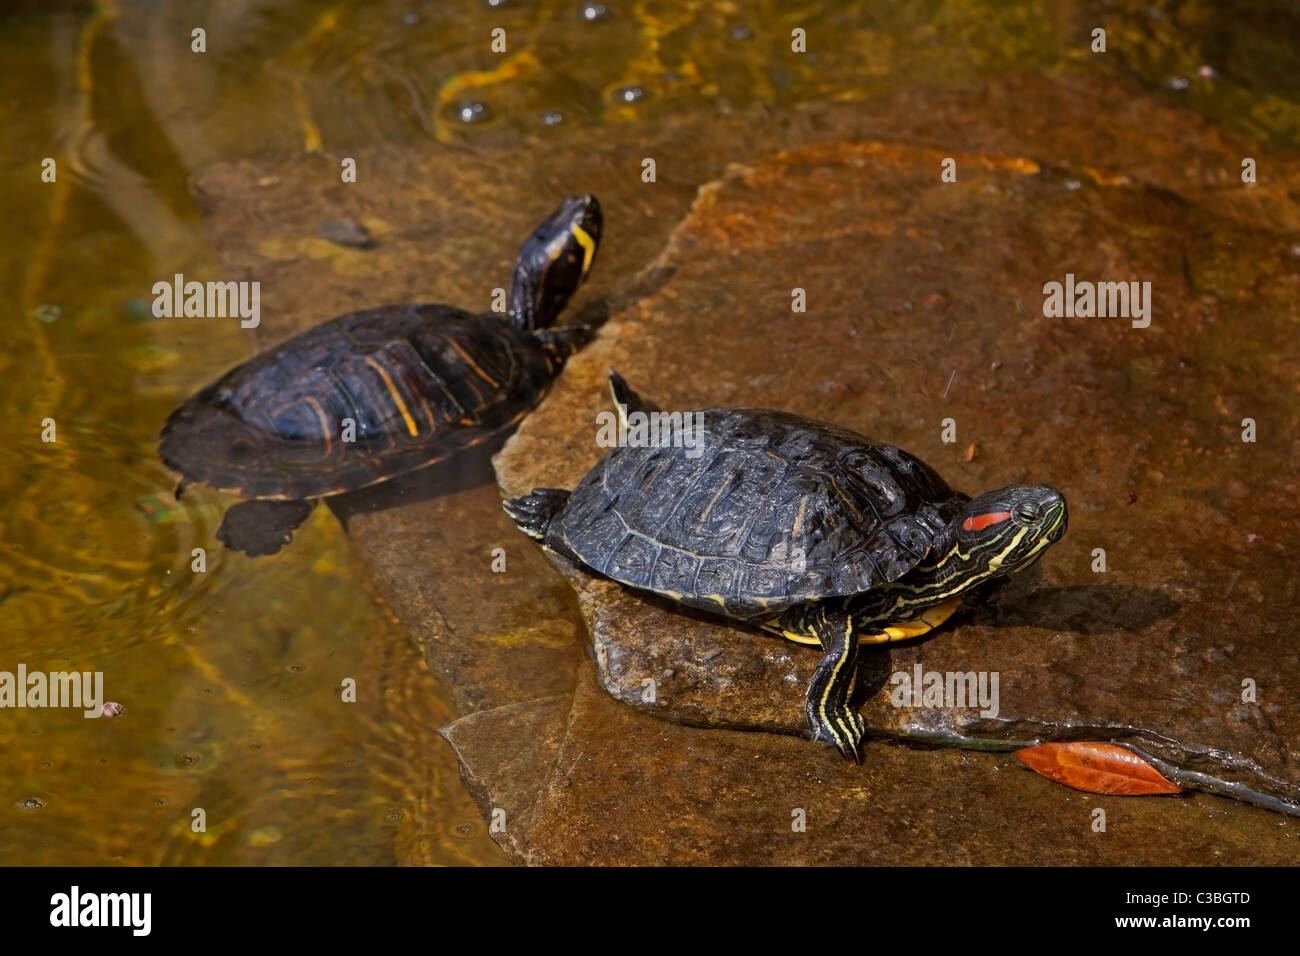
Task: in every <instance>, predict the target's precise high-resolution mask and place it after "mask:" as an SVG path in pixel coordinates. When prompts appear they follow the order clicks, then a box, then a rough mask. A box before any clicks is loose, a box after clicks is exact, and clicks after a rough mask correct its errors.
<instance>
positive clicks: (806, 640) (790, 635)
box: [781, 631, 821, 645]
mask: <svg viewBox="0 0 1300 956" xmlns="http://www.w3.org/2000/svg"><path fill="white" fill-rule="evenodd" d="M781 636H782V637H784V638H785V639H786V640H787V641H794V642H795V643H796V644H818V645H820V644H821V641H819V640H817V638H815V637H813V636H812V635H811V634H796V633H795V632H794V631H782V632H781Z"/></svg>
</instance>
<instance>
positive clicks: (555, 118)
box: [542, 110, 564, 126]
mask: <svg viewBox="0 0 1300 956" xmlns="http://www.w3.org/2000/svg"><path fill="white" fill-rule="evenodd" d="M563 122H564V114H563V113H561V112H560V111H559V110H547V111H546V112H545V113H543V114H542V125H543V126H559V125H560V124H561V123H563Z"/></svg>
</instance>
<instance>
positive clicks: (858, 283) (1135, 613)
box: [497, 142, 1300, 805]
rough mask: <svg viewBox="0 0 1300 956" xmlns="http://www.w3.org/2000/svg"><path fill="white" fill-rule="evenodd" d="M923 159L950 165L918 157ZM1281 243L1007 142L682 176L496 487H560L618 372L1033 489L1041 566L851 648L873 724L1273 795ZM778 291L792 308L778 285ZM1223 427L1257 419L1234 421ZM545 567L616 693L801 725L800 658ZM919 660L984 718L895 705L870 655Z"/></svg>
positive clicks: (1284, 550) (1277, 759)
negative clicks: (1087, 741) (680, 218)
mask: <svg viewBox="0 0 1300 956" xmlns="http://www.w3.org/2000/svg"><path fill="white" fill-rule="evenodd" d="M949 156H952V157H953V158H955V160H956V164H957V169H958V170H959V172H958V179H957V182H955V183H943V182H941V181H940V178H939V175H938V171H939V169H940V166H941V163H942V162H943V160H944V159H945V158H947V157H949ZM827 209H836V210H840V211H842V213H843V214H844V221H842V222H838V223H837V222H836V218H835V217H834V216H832V217H830V221H829V222H828V217H827V216H826V215H825V214H824V211H825V210H827ZM1291 245H1292V243H1291V240H1290V236H1289V235H1288V234H1286V233H1283V232H1279V231H1271V230H1267V229H1263V228H1247V227H1245V226H1243V225H1241V224H1239V223H1237V222H1236V221H1234V220H1233V219H1231V218H1229V217H1225V216H1221V215H1219V214H1218V213H1215V212H1213V211H1211V210H1209V209H1208V208H1206V207H1204V206H1201V205H1198V204H1196V203H1193V202H1190V201H1188V200H1186V199H1184V198H1181V197H1175V196H1171V195H1170V194H1169V193H1168V192H1166V191H1164V190H1159V189H1154V188H1151V187H1149V186H1146V185H1143V184H1141V183H1138V182H1134V181H1129V182H1127V183H1118V182H1114V183H1110V182H1108V183H1101V182H1096V181H1092V182H1089V183H1087V184H1085V183H1084V182H1083V181H1082V180H1078V179H1073V178H1072V176H1071V173H1070V171H1069V170H1068V169H1055V168H1049V167H1046V166H1044V165H1042V164H1041V163H1039V162H1037V161H1036V160H1034V159H1032V158H1030V157H1012V156H1003V155H990V154H965V153H956V152H954V151H936V150H929V149H924V148H917V147H910V146H899V145H895V144H884V143H860V142H847V143H846V142H836V143H822V144H816V145H813V146H810V147H808V148H806V149H800V150H795V151H790V152H786V153H782V154H780V155H778V156H775V157H773V158H771V159H768V160H764V161H760V162H757V163H755V164H753V165H750V166H745V167H736V168H733V169H732V170H731V171H730V172H729V173H728V175H727V176H726V177H725V178H724V179H723V180H722V181H721V182H719V183H717V184H715V185H712V186H710V187H707V188H706V189H705V190H704V191H702V194H701V196H700V198H699V200H698V201H697V202H696V204H695V207H694V209H693V211H692V213H691V215H690V216H689V217H688V219H687V220H686V221H685V222H684V224H683V225H682V227H681V228H680V229H679V230H678V231H677V232H676V233H675V234H674V236H673V239H672V243H671V245H670V248H669V249H668V251H667V252H666V254H665V255H664V256H663V257H661V259H660V260H659V261H658V263H657V264H656V269H657V270H658V271H659V272H660V273H662V274H667V275H670V276H671V278H670V279H669V280H667V281H666V282H665V283H664V285H663V286H662V287H661V288H660V289H659V291H658V292H656V293H655V294H653V295H651V296H650V297H648V298H645V299H642V300H641V301H639V302H638V303H636V305H635V306H633V307H632V308H630V309H628V310H627V311H626V312H624V313H620V314H619V315H617V316H615V317H614V319H613V320H612V321H611V322H610V323H609V324H608V325H606V326H605V328H604V330H603V331H602V334H601V337H600V339H599V340H598V341H597V342H596V343H595V344H593V345H592V346H591V347H589V348H588V349H587V350H586V351H585V352H584V353H583V354H582V355H581V356H579V357H578V358H577V359H576V360H575V362H574V363H573V365H572V367H571V368H570V370H569V373H568V374H567V375H566V377H565V379H564V381H563V382H562V383H561V385H560V387H559V388H557V389H556V391H555V392H554V393H553V395H552V397H551V398H550V399H549V400H548V401H547V402H546V403H545V404H544V405H543V407H542V408H540V409H539V410H538V412H537V413H536V414H535V415H534V416H532V417H531V418H530V419H529V420H528V421H527V422H526V423H525V424H524V426H523V427H522V428H521V429H520V431H519V432H518V433H517V434H516V436H515V437H514V438H513V439H512V440H511V441H510V442H509V443H508V444H507V446H506V448H505V449H504V450H503V451H502V453H501V454H500V455H499V456H498V458H497V463H498V472H499V474H500V476H501V479H502V485H503V488H504V490H505V491H506V492H507V493H518V492H521V491H523V490H526V489H527V488H530V487H533V486H543V487H570V486H572V485H573V484H574V483H575V482H576V481H577V480H578V479H579V478H580V477H581V475H582V474H583V473H584V472H585V471H586V470H587V469H588V468H589V467H590V466H591V464H592V463H594V461H595V460H596V459H597V458H598V457H599V455H600V453H601V452H602V449H599V448H597V447H596V446H595V441H594V438H595V434H596V415H597V413H598V412H599V411H600V410H601V409H602V408H604V407H606V403H607V401H608V400H607V398H606V397H605V394H604V391H603V388H602V387H601V385H602V381H601V380H602V378H603V375H604V372H605V370H606V369H607V368H609V367H617V368H618V369H619V370H620V371H621V372H622V373H623V374H624V376H625V377H626V378H627V379H628V381H629V382H630V383H631V384H632V386H633V387H634V388H636V389H638V390H639V391H641V393H642V394H643V395H645V396H647V397H648V398H650V399H652V400H654V401H656V402H658V403H659V404H660V405H662V406H663V407H665V408H668V409H675V410H685V409H691V408H698V407H710V406H713V407H718V406H729V405H740V406H744V405H756V406H770V407H777V408H783V409H788V410H792V411H796V412H799V413H800V414H804V415H807V416H809V417H813V418H820V419H824V420H829V421H833V422H836V423H839V424H843V425H846V426H848V427H850V428H853V429H855V430H857V431H860V432H862V433H864V434H869V435H872V436H873V437H876V438H880V439H883V440H886V441H890V442H893V443H896V444H899V445H901V446H903V447H905V448H907V449H909V450H910V451H912V452H914V453H916V454H918V455H920V456H921V457H923V458H924V459H926V460H927V461H929V462H930V463H931V464H932V465H934V466H935V467H936V468H938V469H939V470H940V471H941V472H942V473H943V474H944V475H945V476H946V477H947V478H948V479H949V481H950V482H952V483H953V484H954V485H955V486H957V487H960V488H962V489H964V490H966V491H968V492H971V493H976V492H978V491H980V490H983V489H987V488H994V487H998V486H1001V485H1004V484H1008V483H1012V482H1029V483H1033V482H1050V483H1052V484H1055V485H1057V486H1059V487H1060V488H1061V489H1062V490H1063V491H1064V492H1065V494H1066V497H1067V499H1068V500H1069V501H1070V504H1071V511H1072V517H1071V529H1070V532H1069V534H1068V535H1067V537H1066V539H1065V540H1064V541H1063V542H1062V543H1060V544H1058V545H1057V546H1056V547H1055V548H1054V549H1053V550H1052V551H1050V552H1049V553H1048V555H1047V557H1046V558H1045V559H1044V560H1043V562H1042V564H1041V565H1040V569H1036V570H1041V581H1040V582H1038V583H1037V584H1035V585H1033V586H1027V582H1025V581H1013V582H1012V583H1011V584H1010V585H1009V586H1008V587H1006V588H1003V589H1002V590H1001V591H1000V593H999V594H998V595H997V596H996V597H995V598H993V599H991V600H989V601H987V602H984V603H979V602H971V603H972V605H973V606H972V607H971V608H970V609H969V610H968V611H967V612H966V614H965V615H964V617H962V618H958V619H957V620H955V621H954V622H953V625H952V626H949V627H946V628H944V629H942V630H941V631H940V632H939V633H938V634H937V635H935V636H934V637H932V638H931V639H928V640H925V641H922V642H917V643H916V644H914V645H912V646H907V647H901V648H897V649H888V650H885V651H873V652H870V653H867V654H865V655H864V658H865V660H864V665H863V666H864V667H866V668H868V673H866V674H864V678H865V680H864V685H865V688H866V690H867V692H868V693H871V692H872V691H875V693H874V695H873V696H871V697H870V698H869V700H868V701H867V702H866V703H865V710H864V713H865V715H866V716H867V718H868V722H869V725H870V726H871V727H872V728H873V729H875V730H877V731H880V732H882V733H886V734H892V735H898V736H904V737H920V738H925V739H933V740H943V739H947V740H949V741H951V742H954V743H963V744H969V745H974V746H989V745H1002V746H1008V745H1012V744H1014V743H1017V742H1024V741H1032V740H1048V739H1069V738H1075V739H1077V738H1080V737H1084V736H1087V737H1100V738H1103V739H1112V740H1122V741H1126V742H1130V743H1132V744H1133V745H1135V746H1136V747H1137V748H1138V749H1139V750H1141V751H1143V752H1146V753H1149V754H1151V755H1153V756H1155V757H1158V758H1160V759H1162V760H1165V761H1167V762H1169V763H1172V764H1174V765H1175V766H1177V767H1179V768H1182V769H1184V770H1187V771H1193V772H1198V773H1203V774H1208V775H1211V776H1213V777H1216V778H1220V779H1221V780H1223V781H1225V783H1227V784H1240V785H1243V786H1245V787H1248V788H1250V789H1252V790H1255V791H1258V792H1259V793H1260V794H1262V795H1265V797H1271V798H1275V799H1280V800H1288V801H1291V802H1293V803H1296V804H1297V805H1300V751H1297V749H1296V745H1295V743H1294V741H1295V740H1297V739H1298V736H1300V733H1298V732H1300V727H1297V726H1296V725H1295V722H1294V720H1293V715H1292V714H1291V711H1292V709H1293V708H1292V706H1291V705H1292V703H1293V701H1294V699H1295V697H1294V691H1293V688H1294V687H1295V686H1297V681H1300V657H1298V656H1297V655H1296V653H1295V645H1294V640H1295V638H1294V627H1293V624H1292V621H1291V616H1292V608H1293V606H1294V583H1293V581H1292V579H1291V575H1290V572H1289V570H1288V565H1289V563H1290V562H1289V560H1288V558H1287V555H1288V554H1289V553H1290V552H1291V551H1292V549H1293V548H1294V546H1295V544H1296V543H1297V542H1300V526H1298V525H1297V521H1296V518H1295V516H1294V515H1293V514H1289V513H1279V512H1278V510H1277V509H1276V507H1275V506H1274V504H1275V500H1276V499H1275V497H1274V496H1276V495H1278V494H1281V495H1282V496H1283V497H1288V496H1291V495H1294V493H1295V491H1296V482H1295V475H1294V472H1293V469H1292V467H1291V464H1290V462H1292V461H1294V460H1295V457H1296V450H1297V449H1296V445H1295V439H1294V438H1293V437H1292V436H1293V434H1294V431H1293V429H1294V427H1295V424H1296V410H1295V409H1296V406H1295V401H1294V394H1295V387H1296V375H1295V372H1294V364H1293V363H1294V359H1295V358H1296V354H1295V353H1296V349H1295V346H1294V345H1293V344H1292V341H1291V338H1290V332H1289V329H1290V328H1291V327H1292V324H1293V322H1294V319H1295V306H1294V305H1293V302H1294V293H1295V291H1296V289H1297V287H1298V286H1300V257H1296V256H1295V255H1294V254H1293V252H1292V249H1291ZM1229 250H1230V251H1231V254H1229ZM1067 273H1072V274H1074V275H1075V276H1077V277H1078V278H1079V279H1080V280H1081V281H1082V280H1084V279H1088V278H1093V279H1094V280H1098V279H1122V280H1126V281H1127V280H1130V279H1133V280H1141V281H1149V282H1150V283H1151V288H1152V290H1153V291H1152V303H1153V308H1152V319H1151V324H1150V327H1148V328H1134V327H1132V324H1131V322H1130V319H1129V318H1117V317H1111V318H1064V317H1060V318H1049V317H1045V316H1044V314H1043V300H1044V295H1043V288H1042V287H1043V284H1044V283H1045V282H1048V281H1053V280H1055V281H1062V282H1063V281H1064V280H1065V276H1066V274H1067ZM795 288H801V289H804V290H806V294H807V298H808V303H809V305H808V312H807V313H800V312H795V311H792V309H791V307H790V300H791V290H792V289H795ZM1247 418H1249V419H1253V420H1254V421H1255V422H1256V423H1260V422H1268V423H1270V426H1269V430H1270V431H1271V432H1273V437H1272V438H1271V439H1270V440H1269V441H1267V442H1265V441H1262V440H1261V441H1257V442H1255V443H1247V442H1243V441H1242V429H1243V426H1244V425H1245V424H1246V423H1245V422H1244V421H1243V420H1244V419H1247ZM945 419H952V421H953V422H954V423H955V426H956V429H957V435H958V441H956V442H955V443H945V442H943V441H942V440H941V431H942V428H943V423H944V420H945ZM971 444H974V445H975V446H976V447H977V449H978V453H977V454H976V455H975V457H974V460H972V461H968V460H967V458H968V457H969V453H968V452H967V449H968V447H969V446H970V445H971ZM1098 548H1100V549H1104V551H1105V553H1106V567H1107V570H1106V571H1105V572H1104V573H1098V572H1097V571H1095V570H1094V567H1095V566H1098V567H1099V565H1097V562H1098V561H1099V560H1100V558H1099V555H1098V554H1097V553H1095V551H1094V549H1098ZM571 573H572V574H573V577H574V580H575V583H576V585H577V587H578V589H579V592H580V595H581V606H582V609H583V612H584V615H585V616H586V619H587V622H588V625H589V627H590V630H591V632H592V635H593V641H594V645H595V648H596V658H597V661H598V663H599V664H600V667H601V681H602V684H603V686H605V687H606V689H608V690H609V691H610V693H612V694H613V695H614V696H616V697H617V698H619V699H620V700H623V701H625V702H627V703H629V704H633V705H635V706H642V707H646V708H647V709H649V710H651V711H653V712H655V713H658V714H660V715H662V716H664V717H666V718H668V719H671V720H677V721H681V722H685V723H693V724H701V725H705V726H713V727H734V728H747V729H779V730H784V731H786V732H790V733H802V732H803V731H804V729H805V720H804V717H803V714H802V702H803V695H804V689H805V687H806V685H807V680H808V678H809V677H810V676H811V672H812V669H813V667H814V666H815V664H816V660H817V656H818V655H817V654H816V652H812V651H808V650H806V649H802V648H799V647H792V646H783V645H781V644H779V643H778V642H775V641H774V640H773V639H772V638H769V637H766V636H764V635H761V634H746V633H743V632H740V631H738V630H737V629H736V628H734V627H730V626H727V625H725V624H722V623H715V622H714V621H712V620H711V619H708V618H706V617H701V616H694V615H689V616H688V615H686V614H682V613H680V612H678V611H676V610H674V609H672V608H671V607H670V606H668V605H666V604H664V603H663V602H660V601H655V600H646V599H645V598H644V597H642V596H637V595H632V594H630V593H628V592H624V591H622V590H621V589H619V588H617V587H616V586H615V585H612V584H610V583H608V582H598V581H596V580H594V579H592V578H590V577H589V576H586V575H583V574H581V573H580V572H571ZM918 667H919V668H920V669H921V671H922V672H928V671H936V672H939V673H941V674H947V673H950V672H962V673H965V672H971V671H973V672H976V673H977V674H978V673H987V674H993V673H996V674H998V676H999V698H1000V699H999V702H998V703H999V706H998V707H997V709H996V712H991V711H990V710H989V709H988V708H985V709H983V710H981V709H980V708H977V707H953V706H945V707H937V708H916V707H911V706H902V707H899V706H894V705H893V703H892V702H891V701H890V696H889V693H888V688H887V687H886V685H887V683H888V682H889V681H890V675H891V674H892V673H896V672H901V673H903V674H906V675H908V676H909V677H910V676H911V675H912V674H913V673H914V672H915V669H916V668H918ZM1247 681H1249V682H1253V684H1254V686H1255V688H1256V693H1257V699H1256V701H1254V702H1252V701H1249V700H1243V687H1244V686H1245V685H1244V684H1243V682H1247ZM647 682H653V688H654V700H653V703H650V702H648V701H647V699H646V688H647ZM882 688H886V689H885V690H883V691H882V690H881V689H882Z"/></svg>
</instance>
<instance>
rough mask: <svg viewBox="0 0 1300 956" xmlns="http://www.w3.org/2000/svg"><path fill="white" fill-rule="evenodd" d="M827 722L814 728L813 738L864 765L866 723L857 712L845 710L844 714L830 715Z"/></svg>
mask: <svg viewBox="0 0 1300 956" xmlns="http://www.w3.org/2000/svg"><path fill="white" fill-rule="evenodd" d="M827 718H828V719H827V722H826V723H825V724H823V725H822V726H820V727H815V728H814V734H813V738H814V739H815V740H821V741H824V742H826V743H828V744H830V745H831V746H833V747H834V748H835V749H836V750H838V751H839V752H840V753H841V754H843V755H844V756H845V757H847V758H849V759H850V760H852V761H853V762H854V763H856V764H861V763H862V750H863V741H864V738H865V737H866V733H867V726H866V722H865V721H864V720H863V719H862V717H861V716H860V715H859V714H858V713H857V711H854V710H851V709H849V708H847V707H846V708H845V709H844V710H843V711H842V712H840V713H836V714H828V715H827Z"/></svg>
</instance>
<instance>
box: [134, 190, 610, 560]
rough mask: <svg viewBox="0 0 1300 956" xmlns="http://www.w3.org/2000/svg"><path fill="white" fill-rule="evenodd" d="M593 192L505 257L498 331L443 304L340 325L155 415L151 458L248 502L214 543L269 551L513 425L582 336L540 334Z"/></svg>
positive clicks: (577, 265)
mask: <svg viewBox="0 0 1300 956" xmlns="http://www.w3.org/2000/svg"><path fill="white" fill-rule="evenodd" d="M601 224H602V220H601V212H600V204H599V203H598V202H597V201H596V197H595V196H571V197H569V198H568V199H566V200H564V202H562V203H561V204H560V206H559V207H558V208H557V209H556V210H555V211H554V212H553V213H551V215H550V216H548V217H547V218H546V220H545V221H544V222H542V224H541V225H540V226H538V227H537V229H535V230H534V231H533V233H532V234H531V235H530V236H529V237H528V238H527V239H526V240H524V243H523V245H521V246H520V247H519V253H518V256H517V257H516V259H515V265H514V274H513V277H512V281H511V285H510V294H509V299H508V303H507V307H508V312H507V314H506V316H505V317H504V319H503V318H502V317H501V316H500V315H495V314H493V313H491V312H488V313H483V314H474V313H472V312H466V311H464V310H463V309H458V308H456V307H454V306H450V305H392V306H383V307H380V308H375V309H366V310H364V311H361V312H352V313H349V314H347V315H342V316H339V317H337V318H334V319H330V320H329V321H327V322H323V323H321V324H320V325H317V326H315V327H314V328H311V329H308V330H307V331H306V332H303V333H302V334H300V335H296V336H294V337H293V338H291V339H289V340H287V341H285V342H283V343H281V344H280V345H278V346H276V347H275V348H272V349H269V350H268V351H265V352H262V353H261V354H260V355H257V356H255V357H254V358H251V359H249V360H248V361H247V362H244V363H243V364H242V365H239V366H236V367H235V368H233V369H231V370H230V371H229V372H227V373H226V374H225V375H223V376H222V377H221V378H219V379H217V380H216V381H215V382H213V383H212V384H211V385H209V386H207V387H206V388H204V389H203V390H201V391H200V392H198V393H197V394H195V395H194V396H193V397H191V398H190V399H189V400H188V401H186V402H185V404H183V405H182V406H181V407H180V408H178V409H176V411H174V412H173V413H172V414H171V416H170V417H169V418H168V419H167V423H166V424H165V425H164V426H163V429H162V433H161V434H160V436H159V443H158V453H159V456H160V457H161V458H162V460H163V462H164V463H165V464H166V465H167V466H168V467H169V468H171V469H173V470H175V471H177V472H180V474H181V475H182V476H183V478H182V480H181V483H180V485H179V486H178V487H177V489H176V494H177V497H179V496H180V494H181V492H182V491H183V489H184V487H185V484H186V482H191V481H193V482H200V483H202V484H205V485H208V486H210V487H212V488H215V489H217V490H218V491H224V492H230V493H232V494H236V495H239V496H241V497H244V498H250V499H253V500H251V501H246V502H242V503H240V504H237V505H235V506H234V507H232V508H231V509H230V510H229V511H228V512H227V513H226V515H225V517H224V519H223V520H222V522H221V527H220V529H219V530H218V531H217V537H218V538H219V539H220V540H221V541H222V542H223V543H224V544H225V545H226V547H228V548H231V549H234V550H238V551H246V552H247V553H249V554H271V553H274V552H275V551H277V550H279V548H280V547H281V546H282V545H283V544H284V543H285V542H287V541H288V540H289V537H290V536H291V535H292V532H293V530H294V529H295V528H297V527H298V526H299V525H300V524H302V522H303V521H305V520H306V518H307V515H308V514H310V512H311V508H312V505H313V504H314V499H316V498H321V497H326V496H329V495H337V494H342V493H343V492H348V491H355V490H357V489H358V488H364V487H366V486H368V485H373V484H375V483H377V482H381V481H385V480H387V479H390V478H394V477H396V476H398V475H401V474H404V473H406V472H409V471H413V470H415V469H417V468H422V467H424V466H426V465H430V464H433V463H434V462H437V461H440V460H442V459H445V458H447V457H448V456H449V455H451V454H453V453H455V452H457V451H459V450H461V449H463V448H466V447H468V446H470V445H475V444H478V443H479V442H482V441H484V440H485V439H487V438H489V437H491V436H492V435H494V434H497V433H499V432H501V431H502V430H504V429H506V428H509V427H510V426H511V425H513V424H515V423H516V422H518V421H519V420H520V419H521V418H522V417H523V416H524V415H525V414H527V413H528V411H529V410H530V409H532V408H533V406H535V405H536V404H537V403H538V402H539V401H540V400H541V398H542V396H543V395H544V394H545V393H546V390H547V388H548V387H549V386H550V384H551V382H552V380H553V379H554V378H555V376H556V375H558V374H559V372H560V370H561V369H562V368H563V366H564V363H565V361H566V360H567V359H568V357H569V356H570V355H571V354H572V353H573V352H575V351H576V350H577V349H579V348H581V347H582V346H583V345H584V344H585V343H586V342H587V341H588V340H589V339H590V337H591V329H589V328H587V327H584V326H572V327H567V328H550V326H551V325H552V324H553V323H554V322H555V319H556V317H557V316H558V315H559V314H560V312H561V310H563V308H564V306H565V304H566V303H567V302H568V300H569V297H570V296H571V295H573V293H574V292H575V291H576V290H577V288H578V286H579V285H581V284H582V282H583V280H584V279H585V278H586V276H587V273H588V272H589V271H590V269H591V264H592V260H593V259H594V258H595V256H596V247H597V245H598V244H599V243H600V235H601Z"/></svg>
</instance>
